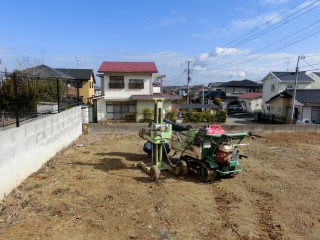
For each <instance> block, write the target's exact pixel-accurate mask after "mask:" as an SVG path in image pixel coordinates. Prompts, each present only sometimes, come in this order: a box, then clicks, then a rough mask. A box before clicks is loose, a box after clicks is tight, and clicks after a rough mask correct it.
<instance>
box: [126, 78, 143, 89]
mask: <svg viewBox="0 0 320 240" xmlns="http://www.w3.org/2000/svg"><path fill="white" fill-rule="evenodd" d="M143 88H144V84H143V79H129V89H143Z"/></svg>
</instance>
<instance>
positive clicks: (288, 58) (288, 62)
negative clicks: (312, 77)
mask: <svg viewBox="0 0 320 240" xmlns="http://www.w3.org/2000/svg"><path fill="white" fill-rule="evenodd" d="M290 58H291V57H286V59H287V72H289V64H290V63H291V62H290Z"/></svg>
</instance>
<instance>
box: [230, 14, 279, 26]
mask: <svg viewBox="0 0 320 240" xmlns="http://www.w3.org/2000/svg"><path fill="white" fill-rule="evenodd" d="M280 20H281V18H280V17H279V14H277V13H265V14H263V15H260V16H256V17H255V18H249V19H242V20H237V21H233V22H232V26H233V28H235V29H249V28H253V27H257V26H260V25H262V24H265V23H266V22H269V21H270V23H271V24H275V23H277V22H279V21H280Z"/></svg>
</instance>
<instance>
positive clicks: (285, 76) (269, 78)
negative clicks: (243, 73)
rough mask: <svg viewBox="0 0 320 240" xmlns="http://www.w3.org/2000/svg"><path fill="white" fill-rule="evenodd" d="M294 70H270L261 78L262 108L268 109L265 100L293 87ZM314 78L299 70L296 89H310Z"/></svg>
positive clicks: (265, 110)
mask: <svg viewBox="0 0 320 240" xmlns="http://www.w3.org/2000/svg"><path fill="white" fill-rule="evenodd" d="M296 78H297V74H296V72H270V73H269V74H267V75H266V76H265V77H264V78H263V79H262V83H263V91H262V92H263V94H262V99H263V100H262V110H263V112H266V113H267V111H268V107H267V103H266V102H267V101H268V100H269V99H271V98H272V97H274V96H275V95H277V94H279V93H281V92H283V91H284V90H286V89H293V88H294V85H295V80H296ZM315 82H316V81H315V80H314V79H312V78H311V77H309V76H308V75H307V74H306V72H299V73H298V78H297V87H296V88H297V89H311V88H312V85H314V84H315Z"/></svg>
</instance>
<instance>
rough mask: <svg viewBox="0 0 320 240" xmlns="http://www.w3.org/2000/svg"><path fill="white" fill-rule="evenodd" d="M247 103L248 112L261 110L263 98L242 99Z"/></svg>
mask: <svg viewBox="0 0 320 240" xmlns="http://www.w3.org/2000/svg"><path fill="white" fill-rule="evenodd" d="M241 101H243V102H244V103H245V104H246V107H245V108H246V111H247V112H254V111H261V109H262V108H261V105H262V98H256V99H241Z"/></svg>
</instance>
